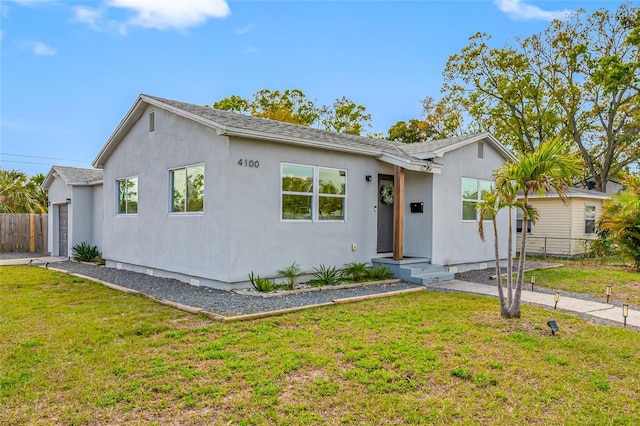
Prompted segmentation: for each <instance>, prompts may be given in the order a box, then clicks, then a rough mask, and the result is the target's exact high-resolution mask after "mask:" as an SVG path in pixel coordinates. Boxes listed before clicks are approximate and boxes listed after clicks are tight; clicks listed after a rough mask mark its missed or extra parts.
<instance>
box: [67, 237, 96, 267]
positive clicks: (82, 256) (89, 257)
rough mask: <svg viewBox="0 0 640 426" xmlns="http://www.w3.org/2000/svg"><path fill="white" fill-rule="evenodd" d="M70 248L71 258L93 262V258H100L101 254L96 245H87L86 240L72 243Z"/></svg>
mask: <svg viewBox="0 0 640 426" xmlns="http://www.w3.org/2000/svg"><path fill="white" fill-rule="evenodd" d="M72 250H73V258H74V259H75V260H78V261H80V262H93V260H94V259H96V258H98V256H100V258H102V254H101V253H100V252H99V251H98V247H97V246H92V245H89V243H88V242H86V241H83V242H81V243H80V244H76V245H74V246H73V247H72Z"/></svg>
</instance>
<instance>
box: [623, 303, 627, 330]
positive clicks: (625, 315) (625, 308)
mask: <svg viewBox="0 0 640 426" xmlns="http://www.w3.org/2000/svg"><path fill="white" fill-rule="evenodd" d="M622 316H623V317H624V326H625V327H626V326H627V317H628V316H629V305H628V304H627V303H625V304H624V305H622Z"/></svg>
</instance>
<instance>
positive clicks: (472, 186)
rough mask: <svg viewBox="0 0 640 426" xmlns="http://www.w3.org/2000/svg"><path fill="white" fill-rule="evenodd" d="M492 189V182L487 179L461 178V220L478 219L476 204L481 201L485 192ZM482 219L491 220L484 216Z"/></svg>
mask: <svg viewBox="0 0 640 426" xmlns="http://www.w3.org/2000/svg"><path fill="white" fill-rule="evenodd" d="M492 189H493V182H491V181H488V180H480V179H470V178H462V220H473V221H477V220H478V212H477V211H476V204H478V202H480V201H482V197H483V196H484V194H485V193H487V192H490V191H491V190H492ZM482 219H483V220H491V217H490V216H485V217H483V218H482Z"/></svg>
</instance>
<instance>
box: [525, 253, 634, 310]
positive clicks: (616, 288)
mask: <svg viewBox="0 0 640 426" xmlns="http://www.w3.org/2000/svg"><path fill="white" fill-rule="evenodd" d="M557 262H558V263H561V264H563V265H565V266H563V267H560V268H552V269H539V270H536V271H533V272H528V273H526V274H525V283H530V282H531V274H535V275H536V285H539V286H541V287H546V288H550V289H553V290H563V291H570V292H574V293H587V294H590V295H592V296H594V297H601V298H604V299H606V297H607V296H606V289H607V285H608V284H610V285H612V286H613V287H612V288H611V298H610V300H615V301H619V302H623V303H629V304H631V305H634V306H640V272H637V271H634V270H632V269H630V268H626V267H622V266H616V265H603V264H601V263H599V262H597V261H594V260H569V259H565V260H558V261H557ZM525 289H531V286H530V284H529V285H528V286H527V285H525Z"/></svg>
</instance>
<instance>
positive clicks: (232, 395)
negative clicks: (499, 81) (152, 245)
mask: <svg viewBox="0 0 640 426" xmlns="http://www.w3.org/2000/svg"><path fill="white" fill-rule="evenodd" d="M549 319H555V320H557V322H558V324H559V326H560V334H559V336H556V337H551V336H550V332H549V329H548V328H547V326H546V325H545V324H546V322H547V321H548V320H549ZM0 338H1V339H2V344H1V345H0V424H2V425H5V424H11V425H14V424H36V423H37V424H92V425H93V424H160V425H164V424H292V425H299V424H358V425H359V424H425V423H427V424H429V423H436V424H495V423H503V424H574V425H588V424H593V425H601V424H618V425H632V424H637V419H638V418H640V375H639V374H638V372H639V371H640V356H639V350H640V333H637V332H633V331H629V330H624V329H622V328H620V327H612V326H601V325H595V324H591V323H588V322H585V321H583V320H581V319H578V318H576V317H573V316H571V315H566V314H562V313H559V312H553V311H547V310H543V309H540V308H535V307H528V306H525V307H524V308H523V319H521V320H503V319H501V318H500V316H499V312H498V305H497V301H496V300H495V299H491V298H485V297H480V296H472V295H463V294H455V293H436V292H420V293H413V294H409V295H405V296H397V297H391V298H386V299H376V300H371V301H368V302H364V303H358V304H350V305H336V306H331V307H326V308H320V309H312V310H307V311H301V312H298V313H295V314H290V315H285V316H280V317H273V318H269V319H264V320H256V321H247V322H239V323H226V324H225V323H219V322H215V321H213V320H208V319H206V318H202V317H198V316H194V315H189V314H186V313H182V312H179V311H175V310H173V309H171V308H168V307H165V306H161V305H159V304H157V303H154V302H153V301H150V300H147V299H143V298H140V297H136V296H131V295H126V294H122V293H119V292H116V291H113V290H109V289H107V288H105V287H103V286H101V285H99V284H95V283H92V282H87V281H85V280H81V279H77V278H74V277H70V276H66V275H64V274H60V273H56V272H52V271H46V270H43V269H40V268H36V267H28V266H16V267H1V268H0Z"/></svg>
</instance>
